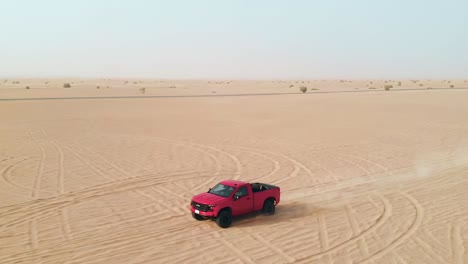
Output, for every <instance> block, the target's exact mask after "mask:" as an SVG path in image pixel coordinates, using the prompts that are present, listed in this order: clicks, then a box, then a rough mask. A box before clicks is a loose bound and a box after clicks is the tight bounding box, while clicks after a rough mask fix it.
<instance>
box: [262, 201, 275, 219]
mask: <svg viewBox="0 0 468 264" xmlns="http://www.w3.org/2000/svg"><path fill="white" fill-rule="evenodd" d="M263 213H265V214H268V215H272V214H274V213H275V201H273V200H272V199H268V200H266V201H265V203H264V204H263Z"/></svg>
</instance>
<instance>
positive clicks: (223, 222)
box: [216, 210, 232, 228]
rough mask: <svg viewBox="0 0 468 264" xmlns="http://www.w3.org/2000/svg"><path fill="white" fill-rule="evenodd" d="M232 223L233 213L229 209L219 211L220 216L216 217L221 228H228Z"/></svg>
mask: <svg viewBox="0 0 468 264" xmlns="http://www.w3.org/2000/svg"><path fill="white" fill-rule="evenodd" d="M231 223H232V215H231V212H230V211H229V210H223V211H221V212H220V213H219V215H218V217H217V218H216V224H218V226H219V227H221V228H227V227H229V226H230V225H231Z"/></svg>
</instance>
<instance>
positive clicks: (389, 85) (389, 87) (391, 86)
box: [384, 84, 393, 91]
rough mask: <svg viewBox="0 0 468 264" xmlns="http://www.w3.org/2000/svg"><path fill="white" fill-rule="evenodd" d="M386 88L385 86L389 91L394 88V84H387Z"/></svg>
mask: <svg viewBox="0 0 468 264" xmlns="http://www.w3.org/2000/svg"><path fill="white" fill-rule="evenodd" d="M384 88H385V91H388V90H390V89H391V88H393V85H391V84H387V85H385V86H384Z"/></svg>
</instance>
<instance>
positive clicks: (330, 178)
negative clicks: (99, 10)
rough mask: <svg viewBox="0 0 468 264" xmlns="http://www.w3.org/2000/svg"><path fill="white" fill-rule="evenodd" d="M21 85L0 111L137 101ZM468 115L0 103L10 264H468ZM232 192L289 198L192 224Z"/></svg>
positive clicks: (383, 103)
mask: <svg viewBox="0 0 468 264" xmlns="http://www.w3.org/2000/svg"><path fill="white" fill-rule="evenodd" d="M35 81H36V82H37V80H35ZM10 82H11V80H9V81H8V82H6V83H3V84H2V86H1V87H3V88H4V89H3V88H0V90H1V96H0V98H6V97H10V96H11V97H14V96H16V97H17V98H19V97H27V96H26V95H25V94H26V93H31V94H32V93H34V96H39V97H40V96H45V97H51V96H56V97H60V96H63V94H65V93H68V92H70V94H69V95H67V96H90V95H91V96H94V95H96V93H100V92H104V93H108V94H110V95H127V93H129V92H128V91H127V90H125V89H124V88H118V89H117V88H115V89H111V88H108V89H107V88H103V89H96V88H92V89H91V88H86V87H82V88H81V89H79V88H76V86H78V84H77V83H79V82H80V81H79V80H78V81H77V80H75V81H74V83H75V85H76V86H72V88H71V89H68V90H66V89H65V88H62V87H60V85H61V84H63V82H65V81H63V80H54V81H51V83H55V85H57V86H59V87H56V88H50V89H49V88H47V87H39V88H35V87H34V86H32V87H31V89H24V87H23V88H21V89H19V88H18V87H20V86H23V85H25V83H26V82H27V81H26V80H21V81H20V84H16V83H15V84H10ZM89 82H90V81H89V80H88V81H84V83H88V84H89ZM108 82H109V86H111V84H110V83H114V82H115V83H117V82H120V83H122V82H121V81H120V80H117V81H115V80H114V81H108ZM136 82H137V81H136ZM317 82H319V81H317ZM335 82H336V84H340V83H341V84H343V83H342V82H340V81H335ZM362 82H363V83H365V82H368V81H362ZM408 82H409V81H408ZM434 82H435V81H434ZM440 82H442V81H440ZM452 82H455V81H452ZM181 83H183V82H180V83H177V84H175V85H176V86H177V87H178V86H180V85H182V84H181ZM234 83H235V81H234ZM234 83H233V84H232V85H233V87H234ZM411 83H413V82H411ZM7 84H8V85H7ZM59 84H60V85H59ZM287 84H288V85H289V82H288V83H287ZM345 84H346V85H349V87H348V88H349V89H354V88H356V87H352V83H345ZM383 84H384V81H382V83H381V84H379V85H383ZM462 84H463V81H458V83H457V84H456V85H457V86H461V85H462ZM72 85H73V84H72ZM100 85H102V86H106V85H105V84H100ZM127 85H130V84H127ZM131 85H134V86H135V87H133V88H132V89H129V91H130V90H131V91H132V92H133V93H137V90H138V89H137V88H136V86H137V85H138V82H137V84H133V83H131ZM158 85H159V84H158ZM210 85H211V86H210V87H208V88H206V87H205V88H204V87H202V85H201V84H200V87H199V88H194V89H195V90H196V89H200V91H204V92H207V91H211V89H214V88H213V87H218V86H217V85H218V84H212V83H210ZM219 85H221V84H219ZM250 85H254V82H253V84H250ZM275 85H279V84H276V83H275ZM281 85H282V84H281ZM293 85H295V86H296V84H295V83H294V84H293ZM328 85H329V87H332V86H333V85H331V84H328ZM414 85H415V86H417V84H414ZM444 85H445V87H446V88H448V86H449V84H448V83H444ZM14 86H17V87H16V88H15V87H14ZM246 87H248V86H246ZM309 87H313V85H312V84H310V85H309ZM317 87H318V88H317V89H326V87H319V86H317ZM337 87H338V86H337ZM434 87H435V85H434ZM413 88H417V87H413ZM106 89H107V90H106ZM171 89H172V90H176V91H177V89H178V88H157V87H155V88H148V90H150V92H153V91H154V93H159V92H160V90H161V92H160V93H161V94H162V93H167V94H169V92H166V91H167V90H171ZM243 89H244V90H242V89H240V92H245V91H249V92H250V91H252V90H253V91H254V92H256V91H260V92H262V91H264V90H274V89H276V88H275V87H273V88H271V87H270V88H269V86H268V85H267V84H263V86H261V87H259V88H257V89H250V90H249V89H247V88H243ZM278 89H279V88H278ZM281 89H284V90H285V91H287V90H288V89H294V90H296V88H288V87H286V88H281ZM330 89H332V88H330ZM360 89H367V88H366V87H360ZM188 90H190V89H187V93H189V92H188ZM220 90H221V89H220ZM185 91H186V90H184V89H180V91H177V92H174V93H185ZM200 91H195V92H196V93H198V92H200ZM218 91H219V90H218ZM226 91H228V92H236V90H235V89H234V88H232V89H227V90H226ZM296 91H297V90H296ZM56 92H57V93H56ZM147 92H148V91H147ZM195 92H194V91H191V93H195ZM237 92H239V91H237ZM34 96H33V97H34ZM467 102H468V90H428V89H420V90H414V91H394V92H386V91H384V90H383V89H382V88H379V89H378V90H377V91H374V92H366V93H328V94H325V93H323V94H313V95H308V94H306V95H303V94H294V95H279V96H241V97H204V98H203V97H202V98H142V99H98V100H96V99H93V100H85V99H84V100H35V101H1V102H0V120H1V122H0V263H202V262H203V263H375V264H377V263H428V264H429V263H457V264H461V263H468V191H467V190H468V103H467ZM223 179H240V180H244V181H261V182H266V183H272V184H276V185H279V186H280V187H281V190H282V201H281V203H280V204H279V206H278V207H277V211H276V214H275V215H273V216H263V215H259V214H252V215H249V216H245V217H241V218H239V219H236V220H235V221H234V222H233V226H232V227H230V228H228V229H220V228H219V227H217V226H216V224H215V223H214V222H213V221H201V222H198V221H195V220H194V219H192V217H191V215H190V212H189V209H188V206H189V203H190V199H191V197H192V196H193V195H195V194H197V193H199V192H203V191H206V190H207V189H208V188H209V187H211V186H213V185H214V184H215V183H217V182H218V181H220V180H223Z"/></svg>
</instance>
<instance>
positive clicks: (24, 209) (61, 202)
mask: <svg viewBox="0 0 468 264" xmlns="http://www.w3.org/2000/svg"><path fill="white" fill-rule="evenodd" d="M192 175H193V172H192V173H183V174H173V175H165V177H158V178H155V177H154V176H155V174H150V175H146V176H139V177H136V178H128V179H124V180H120V181H117V182H110V183H105V184H101V185H97V186H94V187H92V188H87V189H83V190H80V191H78V192H68V193H65V194H63V195H58V196H55V197H50V198H43V199H37V200H32V201H29V202H25V203H20V204H15V205H10V206H6V207H2V208H0V224H1V225H0V231H3V230H4V229H6V228H11V227H14V226H17V225H19V224H22V223H24V222H26V221H29V220H30V219H35V218H38V219H44V218H47V217H50V216H53V215H55V214H56V212H57V210H60V209H62V208H65V207H68V206H71V205H73V204H77V203H81V202H84V201H89V200H93V199H96V198H99V197H103V196H108V195H112V194H116V193H121V192H128V191H131V190H136V189H141V188H145V187H148V186H152V185H157V184H164V183H168V182H171V181H173V180H174V177H176V176H186V177H179V179H180V180H184V179H192V178H193V176H192ZM204 177H208V175H207V176H204Z"/></svg>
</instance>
